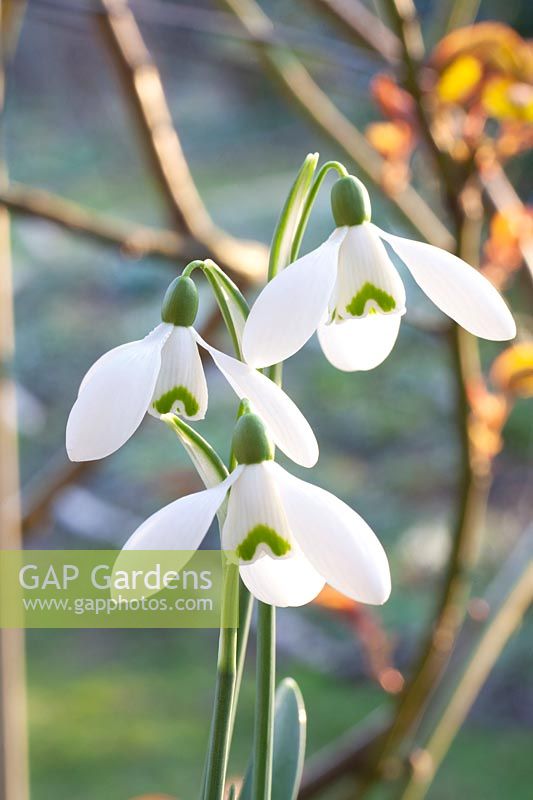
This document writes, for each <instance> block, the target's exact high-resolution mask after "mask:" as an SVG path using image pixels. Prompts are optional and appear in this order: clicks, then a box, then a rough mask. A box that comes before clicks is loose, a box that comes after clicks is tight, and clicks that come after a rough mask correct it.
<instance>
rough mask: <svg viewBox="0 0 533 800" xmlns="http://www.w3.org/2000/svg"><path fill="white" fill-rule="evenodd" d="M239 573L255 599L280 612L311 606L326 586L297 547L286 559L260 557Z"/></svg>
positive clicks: (242, 568)
mask: <svg viewBox="0 0 533 800" xmlns="http://www.w3.org/2000/svg"><path fill="white" fill-rule="evenodd" d="M240 573H241V578H242V580H243V582H244V584H245V586H246V587H247V588H248V589H249V591H250V592H251V593H252V594H253V595H254V597H257V599H258V600H261V601H262V602H263V603H269V604H270V605H271V606H282V607H283V608H285V607H286V606H303V605H305V604H306V603H310V602H311V600H314V599H315V597H316V596H317V594H318V593H319V592H320V591H321V590H322V589H323V587H324V583H325V581H324V578H322V577H321V576H320V575H319V574H318V572H317V571H316V570H315V569H314V568H313V567H312V566H311V564H310V563H309V561H308V560H307V558H306V557H305V556H304V554H303V553H302V551H301V550H300V548H299V547H298V545H297V544H296V543H295V544H294V546H293V550H292V553H291V555H290V556H289V557H288V558H282V559H274V558H269V556H263V557H262V558H260V559H258V560H257V561H256V562H255V563H253V564H247V565H245V566H241V568H240Z"/></svg>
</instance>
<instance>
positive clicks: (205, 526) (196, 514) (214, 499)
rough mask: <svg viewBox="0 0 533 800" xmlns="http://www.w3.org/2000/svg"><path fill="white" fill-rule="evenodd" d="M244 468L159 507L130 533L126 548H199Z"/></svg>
mask: <svg viewBox="0 0 533 800" xmlns="http://www.w3.org/2000/svg"><path fill="white" fill-rule="evenodd" d="M242 470H243V467H242V466H239V467H237V468H236V469H235V470H234V471H233V472H232V473H231V475H228V477H227V478H226V479H225V480H223V481H222V482H221V483H219V484H218V485H217V486H213V487H212V488H211V489H204V490H203V491H201V492H195V493H194V494H189V495H187V496H186V497H180V499H179V500H175V501H174V502H173V503H169V505H168V506H165V507H164V508H162V509H160V510H159V511H156V512H155V514H152V516H151V517H149V518H148V519H147V520H146V521H145V522H143V524H142V525H141V526H140V527H139V528H137V530H136V531H135V533H134V534H132V536H130V538H129V539H128V541H127V542H126V544H125V545H124V547H123V548H122V549H123V550H196V549H197V547H198V546H199V545H200V542H201V541H202V539H203V538H204V536H205V534H206V533H207V531H208V530H209V526H210V525H211V522H212V521H213V518H214V516H215V514H216V512H217V510H218V508H219V506H220V505H221V504H222V503H223V501H224V498H225V496H226V492H227V491H228V489H229V488H230V487H231V485H232V484H233V483H235V481H236V480H237V478H238V477H239V475H240V474H241V472H242Z"/></svg>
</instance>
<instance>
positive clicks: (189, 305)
mask: <svg viewBox="0 0 533 800" xmlns="http://www.w3.org/2000/svg"><path fill="white" fill-rule="evenodd" d="M197 311H198V290H197V288H196V285H195V283H194V281H193V280H192V278H184V277H183V276H180V277H179V278H175V279H174V280H173V281H172V283H171V284H170V286H169V287H168V289H167V290H166V292H165V296H164V298H163V304H162V306H161V319H162V320H163V322H171V323H172V325H178V326H183V327H185V328H188V327H189V325H192V324H193V322H194V320H195V319H196V313H197Z"/></svg>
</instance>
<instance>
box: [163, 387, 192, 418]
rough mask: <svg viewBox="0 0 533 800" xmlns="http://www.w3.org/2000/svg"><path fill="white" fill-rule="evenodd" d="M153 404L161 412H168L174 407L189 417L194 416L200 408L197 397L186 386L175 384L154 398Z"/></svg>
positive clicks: (179, 412)
mask: <svg viewBox="0 0 533 800" xmlns="http://www.w3.org/2000/svg"><path fill="white" fill-rule="evenodd" d="M152 405H153V407H154V408H155V410H156V411H157V412H158V413H159V414H168V412H169V411H172V410H173V409H174V410H176V411H177V412H178V414H184V415H186V416H187V417H194V416H195V415H196V414H197V413H198V410H199V408H200V405H199V403H198V400H197V399H196V397H194V395H193V394H191V392H190V391H189V390H188V389H187V388H186V387H185V386H174V387H173V388H172V389H170V390H169V391H168V392H165V394H163V395H161V397H159V398H157V400H154V401H153V403H152Z"/></svg>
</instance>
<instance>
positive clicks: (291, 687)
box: [239, 678, 307, 800]
mask: <svg viewBox="0 0 533 800" xmlns="http://www.w3.org/2000/svg"><path fill="white" fill-rule="evenodd" d="M306 729H307V718H306V713H305V706H304V701H303V697H302V693H301V691H300V689H299V687H298V684H297V683H296V681H294V680H293V679H292V678H285V680H283V681H282V682H281V683H280V685H279V686H278V689H277V691H276V703H275V708H274V752H273V757H272V761H273V767H272V800H295V798H296V796H297V794H298V789H299V787H300V781H301V779H302V770H303V763H304V756H305V737H306ZM239 800H252V765H251V764H250V765H249V766H248V770H247V772H246V777H245V779H244V783H243V786H242V789H241V793H240V795H239Z"/></svg>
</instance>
